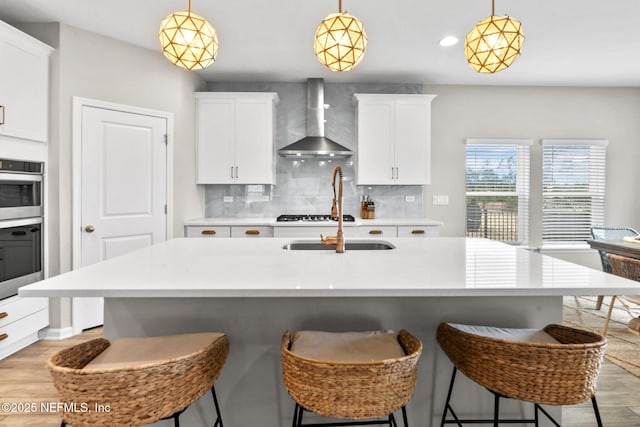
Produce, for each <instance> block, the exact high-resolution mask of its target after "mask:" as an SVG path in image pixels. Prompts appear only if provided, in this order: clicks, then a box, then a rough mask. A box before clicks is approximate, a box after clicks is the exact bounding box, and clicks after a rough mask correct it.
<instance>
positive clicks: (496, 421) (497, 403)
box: [493, 393, 500, 427]
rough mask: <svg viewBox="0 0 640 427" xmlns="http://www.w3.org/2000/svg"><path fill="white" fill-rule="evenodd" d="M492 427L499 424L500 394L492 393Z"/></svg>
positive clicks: (496, 426)
mask: <svg viewBox="0 0 640 427" xmlns="http://www.w3.org/2000/svg"><path fill="white" fill-rule="evenodd" d="M493 396H494V397H493V399H494V400H493V427H498V424H500V395H499V394H498V393H493Z"/></svg>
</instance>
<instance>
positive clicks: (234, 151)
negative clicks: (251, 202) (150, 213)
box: [196, 92, 278, 184]
mask: <svg viewBox="0 0 640 427" xmlns="http://www.w3.org/2000/svg"><path fill="white" fill-rule="evenodd" d="M277 103H278V94H276V93H269V92H260V93H257V92H237V93H236V92H198V93H196V121H197V122H196V128H197V131H196V138H197V150H198V154H197V156H198V172H197V183H198V184H275V182H276V180H275V170H276V169H275V152H274V140H275V117H276V115H275V106H276V104H277Z"/></svg>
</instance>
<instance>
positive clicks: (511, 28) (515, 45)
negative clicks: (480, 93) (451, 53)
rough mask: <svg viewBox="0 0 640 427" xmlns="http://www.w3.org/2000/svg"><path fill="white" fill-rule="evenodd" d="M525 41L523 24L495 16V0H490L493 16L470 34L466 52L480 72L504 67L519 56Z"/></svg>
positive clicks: (492, 71) (468, 59)
mask: <svg viewBox="0 0 640 427" xmlns="http://www.w3.org/2000/svg"><path fill="white" fill-rule="evenodd" d="M523 43H524V34H523V33H522V25H521V24H520V21H517V20H515V19H513V18H509V17H508V16H496V14H495V0H491V16H489V17H488V18H486V19H485V20H483V21H480V22H478V24H477V25H476V26H475V27H473V29H472V30H471V31H469V34H467V37H466V41H465V46H464V54H465V56H466V57H467V62H468V63H469V65H470V66H471V68H473V69H474V70H476V71H477V72H479V73H495V72H496V71H500V70H504V69H505V68H507V67H508V66H509V65H511V64H512V63H513V61H515V60H516V58H517V57H518V56H520V50H521V49H522V45H523Z"/></svg>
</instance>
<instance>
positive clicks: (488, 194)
mask: <svg viewBox="0 0 640 427" xmlns="http://www.w3.org/2000/svg"><path fill="white" fill-rule="evenodd" d="M532 143H533V141H532V140H529V139H485V138H483V139H467V140H466V144H467V147H466V199H467V200H466V202H467V237H485V238H488V239H493V240H500V241H504V242H510V243H517V244H526V243H527V241H528V234H529V233H528V229H529V157H530V154H529V153H530V148H529V147H530V146H531V144H532Z"/></svg>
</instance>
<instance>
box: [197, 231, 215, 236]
mask: <svg viewBox="0 0 640 427" xmlns="http://www.w3.org/2000/svg"><path fill="white" fill-rule="evenodd" d="M201 234H204V235H205V236H213V235H214V234H216V230H202V231H201Z"/></svg>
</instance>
